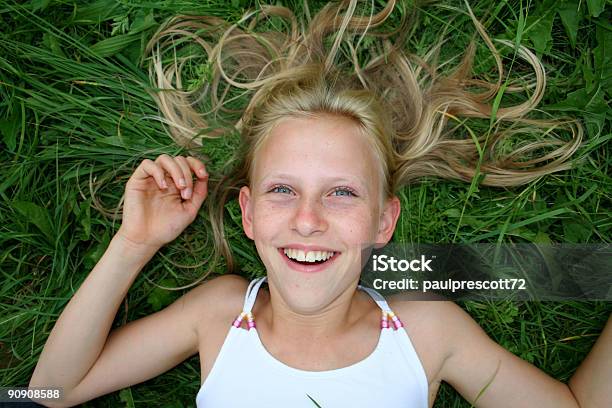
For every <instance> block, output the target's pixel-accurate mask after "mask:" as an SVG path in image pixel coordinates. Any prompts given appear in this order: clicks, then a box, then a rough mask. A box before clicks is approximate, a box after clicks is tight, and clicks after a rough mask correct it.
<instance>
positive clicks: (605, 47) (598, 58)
mask: <svg viewBox="0 0 612 408" xmlns="http://www.w3.org/2000/svg"><path fill="white" fill-rule="evenodd" d="M595 36H596V38H597V47H595V48H594V49H593V60H594V65H595V76H596V81H597V82H599V83H600V84H601V86H602V87H603V89H604V90H605V92H606V93H607V94H608V95H609V96H612V69H611V68H610V67H612V30H610V29H606V28H605V27H602V26H600V25H597V29H596V32H595Z"/></svg>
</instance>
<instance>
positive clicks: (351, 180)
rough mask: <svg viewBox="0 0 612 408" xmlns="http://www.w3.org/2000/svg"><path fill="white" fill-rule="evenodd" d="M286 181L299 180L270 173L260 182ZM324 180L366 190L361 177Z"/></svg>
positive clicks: (328, 178)
mask: <svg viewBox="0 0 612 408" xmlns="http://www.w3.org/2000/svg"><path fill="white" fill-rule="evenodd" d="M276 178H278V179H287V180H290V181H295V180H298V179H299V178H298V177H296V176H294V175H292V174H288V173H271V174H266V175H265V176H264V177H263V178H262V180H261V183H262V184H264V183H266V182H268V181H269V180H270V179H276ZM324 180H325V181H326V182H330V183H346V184H357V185H358V186H359V187H360V188H362V189H364V190H366V186H367V184H366V182H365V180H363V179H362V178H361V177H349V178H347V177H325V178H324Z"/></svg>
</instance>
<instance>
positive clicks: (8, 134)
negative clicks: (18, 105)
mask: <svg viewBox="0 0 612 408" xmlns="http://www.w3.org/2000/svg"><path fill="white" fill-rule="evenodd" d="M20 124H21V117H20V114H19V113H17V112H15V113H14V114H13V115H12V116H11V117H10V118H8V119H2V120H0V133H2V139H3V140H4V143H6V146H7V147H8V148H9V150H10V151H11V152H13V151H15V148H16V147H17V134H18V133H19V128H20Z"/></svg>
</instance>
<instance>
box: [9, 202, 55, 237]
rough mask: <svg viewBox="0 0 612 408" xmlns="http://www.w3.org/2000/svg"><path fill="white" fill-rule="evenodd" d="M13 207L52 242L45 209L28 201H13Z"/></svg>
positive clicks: (51, 233)
mask: <svg viewBox="0 0 612 408" xmlns="http://www.w3.org/2000/svg"><path fill="white" fill-rule="evenodd" d="M13 208H14V209H16V210H17V211H18V212H19V213H20V214H21V215H23V216H24V217H25V218H26V219H27V221H28V222H31V223H32V224H34V225H35V226H36V227H37V228H38V229H39V230H40V232H42V233H43V234H44V235H45V237H47V239H48V240H49V242H50V243H52V244H53V243H54V241H55V239H54V237H53V235H54V234H53V227H52V225H51V217H50V216H49V213H48V212H47V210H46V209H44V208H42V207H40V206H38V205H36V204H34V203H31V202H28V201H13Z"/></svg>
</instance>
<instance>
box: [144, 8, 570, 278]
mask: <svg viewBox="0 0 612 408" xmlns="http://www.w3.org/2000/svg"><path fill="white" fill-rule="evenodd" d="M395 3H396V2H395V1H393V0H391V1H389V2H388V3H387V5H386V6H385V7H384V9H382V10H381V11H379V12H377V13H374V12H372V13H370V15H366V16H360V15H357V13H356V10H357V8H358V6H359V4H358V1H357V0H344V1H340V2H337V3H330V4H327V5H326V6H324V7H323V8H322V9H321V10H320V11H319V12H318V13H317V14H316V15H315V16H314V17H313V18H312V19H309V18H308V14H309V13H308V8H307V2H305V6H306V13H305V14H306V15H307V20H309V21H307V24H306V27H303V26H300V24H299V22H298V19H297V18H296V17H295V15H294V14H293V13H292V12H291V11H290V10H289V9H287V8H285V7H279V6H262V7H261V9H260V10H256V11H248V12H247V13H245V15H244V16H243V17H242V19H241V20H240V21H239V22H238V23H236V24H233V25H230V24H229V23H227V22H226V21H224V20H222V19H220V18H217V17H208V16H202V17H201V16H177V17H174V18H172V19H170V20H169V21H168V22H167V23H166V24H164V25H163V26H162V27H161V28H160V29H159V31H158V32H157V33H156V34H155V36H154V37H153V38H152V39H151V41H150V42H149V44H148V47H147V55H149V56H150V65H149V66H150V75H151V80H152V82H153V83H154V84H155V86H156V87H157V88H159V91H158V92H155V93H153V97H154V98H155V100H156V102H157V104H158V106H159V109H160V111H161V113H162V115H163V117H162V118H161V119H162V120H163V121H164V122H165V123H166V124H167V125H168V127H169V130H170V134H171V137H172V138H173V139H174V140H175V141H176V143H178V144H179V145H181V146H184V147H187V148H194V147H196V148H197V147H200V146H202V145H203V144H205V143H206V142H205V141H204V139H206V138H213V137H220V136H222V135H225V134H227V133H229V132H231V131H233V130H236V129H237V130H239V131H240V133H241V142H242V143H241V145H240V147H239V149H238V151H237V152H236V154H235V156H234V160H233V161H232V164H234V166H233V168H231V169H230V171H228V172H227V173H226V174H222V175H221V176H220V178H219V179H218V181H217V182H216V183H213V184H211V186H210V189H209V191H210V194H209V195H210V197H209V198H208V199H207V200H206V203H207V205H208V210H209V215H210V221H211V224H212V231H213V234H214V242H215V258H214V261H213V263H212V264H213V265H214V264H215V263H216V261H217V260H218V259H219V256H223V257H224V258H225V259H226V264H227V269H228V271H230V272H232V271H233V270H234V268H235V265H234V261H233V256H232V253H231V250H230V248H229V245H228V243H227V240H226V237H225V234H224V228H223V218H224V217H223V216H224V206H225V204H226V203H227V202H228V200H229V199H231V198H232V196H234V195H235V194H236V193H237V192H238V191H239V187H241V186H243V185H247V184H249V182H250V175H251V170H252V163H253V160H254V158H255V155H256V153H257V151H258V149H259V147H260V146H261V145H262V143H263V142H264V141H265V140H266V138H267V136H268V135H269V134H270V132H271V130H272V129H273V127H274V126H275V125H276V124H277V123H278V122H279V121H280V120H281V119H283V118H286V117H301V116H313V115H314V116H316V115H319V114H331V115H341V116H345V117H348V118H351V119H352V120H354V121H355V123H357V124H358V125H359V128H360V129H361V130H362V132H363V134H364V135H367V136H368V140H369V142H370V143H371V144H372V147H373V151H374V152H375V153H376V155H377V157H378V158H379V159H380V160H379V161H380V165H381V168H380V171H381V179H382V180H383V184H384V185H383V191H384V195H385V196H386V197H392V196H393V195H394V194H395V193H396V191H397V190H398V189H399V188H401V187H402V186H404V185H406V184H408V183H410V182H412V181H415V180H418V179H420V178H422V177H424V176H436V177H443V178H448V179H460V180H465V181H469V180H471V179H472V178H473V177H475V176H478V175H483V176H484V178H483V179H482V180H481V184H483V185H488V186H497V187H508V186H515V185H520V184H525V183H528V182H530V181H533V180H535V179H537V178H538V177H540V176H542V175H545V174H549V173H552V172H556V171H560V170H564V169H567V168H569V167H570V161H569V158H570V157H571V156H572V154H573V153H574V152H575V151H576V149H577V148H578V147H579V145H580V142H581V139H582V127H581V126H580V125H579V123H577V122H576V121H574V120H571V119H563V120H562V119H555V120H552V119H551V120H541V119H530V118H528V117H526V115H527V113H529V112H530V111H532V110H533V109H534V108H535V107H536V105H537V104H538V103H539V101H540V100H541V98H542V95H543V92H544V89H545V84H546V76H545V72H544V67H543V66H542V63H541V62H540V61H539V59H538V58H537V57H536V56H535V55H534V54H533V53H532V52H531V51H530V50H528V49H527V48H525V47H524V46H522V45H519V46H518V47H517V48H516V52H517V54H518V56H519V57H520V58H522V59H523V60H525V61H526V62H527V63H528V64H529V65H530V66H531V67H532V68H533V70H534V73H535V76H534V78H533V79H532V80H531V81H529V82H528V83H527V84H523V85H518V84H516V83H510V84H502V79H503V77H504V67H503V64H502V60H501V56H500V53H499V52H498V50H497V49H496V48H495V46H494V44H493V41H492V40H491V39H490V38H489V36H488V35H487V33H486V32H485V30H484V28H483V26H482V25H481V24H480V23H479V22H478V20H477V19H476V17H475V16H474V15H473V13H472V11H471V9H470V8H469V6H468V7H467V10H468V13H469V15H470V17H471V19H472V21H473V22H474V25H475V27H476V29H477V31H478V33H479V34H480V37H481V38H482V39H483V40H484V42H485V44H486V46H487V47H488V49H489V50H490V51H491V53H492V55H493V57H494V59H495V64H496V69H497V77H498V79H497V81H496V82H494V83H491V82H488V81H484V80H482V79H477V78H474V77H473V75H472V64H473V61H474V55H475V51H476V43H475V41H472V42H471V43H470V45H469V47H468V48H467V50H466V52H465V54H464V56H463V58H462V59H461V62H460V63H459V64H458V66H457V67H456V68H455V69H454V70H453V71H452V72H450V73H448V74H443V73H442V72H441V68H442V66H443V65H444V64H436V62H435V60H436V59H437V54H438V51H439V48H440V47H441V45H442V43H440V44H438V45H437V46H434V47H432V50H431V51H430V52H428V53H427V54H426V55H422V56H417V55H414V54H410V53H408V52H406V51H405V48H406V46H405V43H406V35H407V33H408V31H409V27H410V25H411V23H413V22H414V20H415V18H416V14H415V11H413V12H412V13H402V15H403V16H404V17H403V19H402V20H401V23H400V26H399V27H398V28H397V29H396V30H393V31H390V32H382V31H377V32H372V30H373V29H376V28H378V27H379V26H380V25H381V24H382V23H383V22H384V21H385V20H387V18H388V17H389V16H390V15H391V13H392V11H393V10H394V8H395V6H396V4H395ZM415 10H416V8H415ZM266 18H267V19H273V18H274V19H277V20H279V19H280V20H281V21H283V22H285V24H286V26H287V29H286V32H280V31H278V30H268V31H262V30H261V29H259V28H260V26H261V25H262V21H265V19H266ZM366 34H368V35H370V37H366ZM366 38H369V39H370V40H372V39H373V38H374V39H375V40H374V41H369V42H370V45H369V46H368V47H367V50H366V51H367V52H366V54H367V56H368V57H369V60H367V61H366V62H365V63H362V61H360V59H363V58H362V55H363V51H362V50H361V48H360V46H361V45H363V44H364V43H366V42H367V41H365V39H366ZM498 42H499V43H501V44H503V45H506V46H508V47H514V44H513V43H511V42H509V41H504V40H499V41H498ZM194 47H199V49H200V51H203V52H204V53H205V57H206V58H207V63H206V64H203V65H201V66H202V67H203V68H202V72H201V73H202V74H203V75H204V76H205V80H204V81H202V84H201V86H199V87H197V88H195V89H192V90H190V89H186V87H185V86H184V85H183V78H182V69H183V68H184V66H185V65H186V64H188V63H189V62H190V61H191V60H192V59H194V58H197V54H196V53H195V52H194ZM168 52H171V53H172V54H171V55H172V58H171V61H170V62H169V63H167V62H166V61H165V60H164V55H167V53H168ZM360 52H361V54H360ZM166 59H168V58H166ZM502 87H503V88H502ZM474 88H480V89H484V91H481V92H475V91H474V90H473V89H474ZM526 90H531V96H530V97H529V98H528V99H527V100H526V101H525V102H523V103H520V104H518V105H515V106H509V107H499V108H496V106H497V105H496V104H495V103H494V98H495V97H496V95H498V94H499V93H500V92H505V93H510V92H519V91H526ZM237 93H238V94H237ZM236 94H237V95H236ZM244 100H246V101H248V102H247V103H246V104H243V105H242V106H241V105H240V102H241V101H244ZM236 105H238V106H236ZM462 117H463V118H483V119H490V120H491V123H492V124H493V126H492V129H491V131H489V132H487V134H485V135H475V134H471V137H470V138H467V139H460V138H459V139H458V138H456V137H453V135H454V133H455V132H454V131H455V130H456V129H457V128H458V127H461V126H463V125H464V123H463V120H462V119H461V118H462ZM493 119H494V120H493ZM450 121H454V122H457V124H456V126H455V127H451V126H449V122H450ZM213 124H214V126H213ZM467 130H468V132H471V130H470V129H469V128H468V129H467ZM560 130H564V131H569V132H570V133H571V138H570V140H568V141H565V140H563V139H561V138H560V137H558V136H557V133H558V131H560ZM522 134H537V135H541V136H542V137H541V138H540V140H535V141H531V142H526V143H522V144H519V145H518V146H517V147H516V148H515V149H514V150H513V151H511V152H510V153H506V154H502V153H500V152H499V149H498V145H499V144H500V142H502V141H504V140H507V139H508V138H510V137H515V136H516V135H522ZM543 150H544V152H543V153H542V151H543ZM525 158H526V159H525ZM211 268H212V266H211ZM203 278H204V277H202V279H203Z"/></svg>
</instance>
